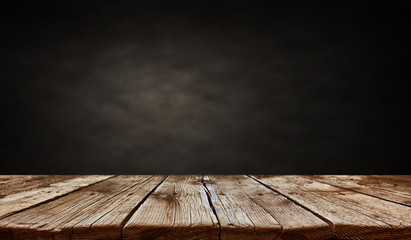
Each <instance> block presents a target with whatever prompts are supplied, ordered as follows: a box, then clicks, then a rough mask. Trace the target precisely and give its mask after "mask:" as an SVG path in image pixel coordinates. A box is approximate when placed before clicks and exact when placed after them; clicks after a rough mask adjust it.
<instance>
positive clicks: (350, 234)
mask: <svg viewBox="0 0 411 240" xmlns="http://www.w3.org/2000/svg"><path fill="white" fill-rule="evenodd" d="M253 177H255V178H256V179H257V180H259V181H261V182H262V183H264V184H266V185H267V186H269V187H271V188H273V189H275V190H276V191H278V192H279V193H281V194H283V195H285V196H287V197H288V198H290V199H292V200H293V201H295V202H297V203H299V204H301V205H303V206H304V207H306V208H307V209H310V210H312V211H314V212H315V213H317V214H318V215H320V216H322V217H323V218H324V219H325V220H326V221H328V222H331V223H332V224H333V231H334V237H336V238H340V239H392V235H391V231H392V228H391V226H390V225H388V224H386V223H385V222H383V221H381V220H378V219H376V218H373V217H371V216H367V215H365V214H363V213H361V212H358V211H356V210H354V209H352V208H350V207H349V206H347V205H346V204H341V203H339V202H335V201H334V200H332V199H327V198H324V197H322V196H319V195H317V194H315V193H314V192H312V191H311V190H308V189H306V188H303V187H301V186H300V184H303V185H305V184H306V183H307V182H308V181H309V179H303V181H301V182H299V183H297V182H296V181H295V178H296V177H298V176H253ZM329 192H330V193H331V192H332V191H329Z"/></svg>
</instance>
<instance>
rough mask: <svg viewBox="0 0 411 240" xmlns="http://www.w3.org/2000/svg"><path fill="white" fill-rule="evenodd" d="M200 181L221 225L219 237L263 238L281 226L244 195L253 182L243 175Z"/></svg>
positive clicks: (274, 232)
mask: <svg viewBox="0 0 411 240" xmlns="http://www.w3.org/2000/svg"><path fill="white" fill-rule="evenodd" d="M204 183H205V186H206V188H207V189H208V193H209V196H210V199H211V202H212V205H213V207H214V209H215V212H216V214H217V217H218V220H219V222H220V225H221V239H227V240H228V239H261V240H264V239H275V238H276V237H277V236H278V235H279V234H280V232H281V225H280V224H279V223H278V222H277V221H276V220H275V219H274V218H273V216H271V215H270V214H269V213H268V212H267V211H266V210H264V208H263V207H262V206H260V205H258V204H257V203H255V202H254V201H252V200H251V199H250V197H248V195H247V192H249V194H252V193H253V192H252V191H251V188H252V187H253V186H256V185H257V184H254V183H250V182H248V181H247V178H245V177H243V176H226V177H225V179H221V177H219V176H205V178H204ZM241 183H244V184H241ZM267 190H268V189H267Z"/></svg>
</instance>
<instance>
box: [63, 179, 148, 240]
mask: <svg viewBox="0 0 411 240" xmlns="http://www.w3.org/2000/svg"><path fill="white" fill-rule="evenodd" d="M153 177H154V175H151V176H150V177H148V178H146V179H145V180H143V181H141V182H137V183H135V184H133V185H131V186H129V187H128V188H127V189H124V190H122V191H121V192H118V193H117V194H114V195H113V196H111V197H109V198H107V199H106V201H109V200H111V199H113V198H115V197H117V196H118V195H121V194H123V193H124V192H125V191H128V190H130V189H131V188H133V187H135V186H138V185H141V184H144V183H145V182H147V181H149V180H150V179H152V178H153ZM113 210H114V208H113V209H111V210H110V211H108V212H106V213H104V214H103V215H101V216H100V217H99V218H98V219H96V220H95V221H94V222H93V223H91V224H90V227H89V229H90V230H91V227H92V226H93V224H94V223H96V222H97V221H98V220H100V219H101V218H103V217H104V216H105V215H107V214H109V213H110V212H111V211H113ZM88 216H90V214H89V215H87V217H88ZM87 217H86V218H87ZM77 224H78V223H76V224H75V225H73V227H71V233H70V235H69V240H71V236H72V235H73V234H74V228H75V227H76V225H77Z"/></svg>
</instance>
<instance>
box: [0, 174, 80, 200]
mask: <svg viewBox="0 0 411 240" xmlns="http://www.w3.org/2000/svg"><path fill="white" fill-rule="evenodd" d="M76 177H79V176H76V175H0V198H3V197H5V196H7V195H12V194H16V193H19V192H26V191H30V190H33V189H36V188H44V187H49V186H50V184H53V183H57V182H62V181H65V180H69V179H73V178H76Z"/></svg>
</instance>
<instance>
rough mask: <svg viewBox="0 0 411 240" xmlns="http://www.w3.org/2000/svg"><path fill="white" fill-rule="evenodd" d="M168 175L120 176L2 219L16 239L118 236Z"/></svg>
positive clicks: (3, 224)
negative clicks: (137, 209)
mask: <svg viewBox="0 0 411 240" xmlns="http://www.w3.org/2000/svg"><path fill="white" fill-rule="evenodd" d="M164 178H165V177H162V176H155V177H152V176H118V177H114V178H111V179H108V180H106V181H104V182H101V183H98V184H95V185H93V186H90V187H88V188H84V189H81V190H80V191H76V192H73V193H71V194H69V195H66V196H64V197H61V198H59V199H56V200H54V201H51V202H48V203H46V204H42V205H39V206H37V207H35V208H31V209H28V210H26V211H23V212H20V213H18V214H14V215H12V216H9V217H7V218H5V219H2V220H0V229H2V230H0V231H3V232H13V237H14V239H27V238H32V239H69V238H70V239H101V238H104V239H118V238H120V237H121V229H122V226H123V224H124V223H125V221H126V220H127V217H128V215H129V214H131V213H132V211H133V209H134V208H135V207H137V205H138V204H139V203H140V202H141V201H142V200H143V199H144V198H145V196H146V195H148V194H149V193H150V192H151V191H152V190H153V189H154V188H155V187H156V186H158V184H160V183H161V181H162V180H163V179H164Z"/></svg>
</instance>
